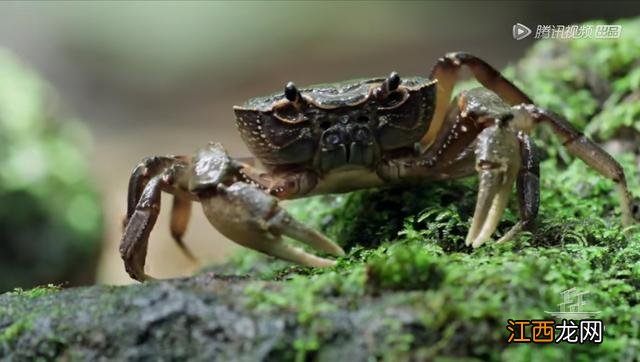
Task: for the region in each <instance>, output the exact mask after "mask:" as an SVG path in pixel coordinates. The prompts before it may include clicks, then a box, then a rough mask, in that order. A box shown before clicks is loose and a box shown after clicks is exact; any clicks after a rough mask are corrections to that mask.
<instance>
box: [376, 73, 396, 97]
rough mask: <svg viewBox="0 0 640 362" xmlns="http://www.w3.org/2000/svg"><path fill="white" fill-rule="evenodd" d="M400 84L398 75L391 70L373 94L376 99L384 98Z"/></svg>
mask: <svg viewBox="0 0 640 362" xmlns="http://www.w3.org/2000/svg"><path fill="white" fill-rule="evenodd" d="M399 86H400V75H398V73H397V72H395V71H394V72H391V74H389V76H388V77H387V79H385V80H384V82H382V84H380V86H379V87H378V88H377V89H376V90H375V91H374V92H375V96H376V98H378V99H385V98H386V97H387V96H389V94H391V93H393V92H394V91H395V90H396V89H398V87H399Z"/></svg>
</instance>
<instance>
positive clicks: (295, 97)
mask: <svg viewBox="0 0 640 362" xmlns="http://www.w3.org/2000/svg"><path fill="white" fill-rule="evenodd" d="M284 96H285V98H287V100H288V101H289V102H291V103H292V104H293V105H294V106H295V107H296V108H300V106H302V102H303V101H304V100H303V99H302V94H300V91H299V90H298V87H296V85H295V84H294V83H293V82H289V83H287V85H285V86H284Z"/></svg>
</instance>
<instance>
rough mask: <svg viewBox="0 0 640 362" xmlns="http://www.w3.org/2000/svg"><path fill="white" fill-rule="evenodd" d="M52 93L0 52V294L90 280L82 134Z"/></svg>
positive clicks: (92, 218) (95, 235)
mask: <svg viewBox="0 0 640 362" xmlns="http://www.w3.org/2000/svg"><path fill="white" fill-rule="evenodd" d="M52 95H53V92H52V91H51V90H50V89H49V88H48V87H47V86H46V84H44V83H43V82H42V80H41V79H40V78H39V77H38V76H37V75H36V74H35V73H34V72H33V71H31V70H30V69H28V68H27V67H26V66H24V65H22V64H21V63H20V62H19V61H18V60H17V59H15V58H14V57H13V56H12V55H11V54H9V53H8V52H6V51H4V50H2V49H0V250H1V252H0V291H7V290H11V289H13V288H16V287H22V288H31V287H33V286H35V285H38V284H43V283H49V282H55V283H61V282H66V283H70V284H72V285H77V284H80V283H85V284H86V283H91V282H93V275H94V270H95V264H96V259H97V254H98V251H99V248H100V241H101V240H102V212H101V208H100V205H99V202H98V197H97V193H96V191H95V188H94V185H93V184H92V182H91V181H90V179H89V175H88V165H87V159H86V157H85V152H86V148H87V140H88V135H87V132H86V130H85V128H84V127H83V126H82V124H80V123H79V122H77V121H75V120H70V119H62V117H59V116H57V115H56V114H57V113H56V112H55V111H54V110H53V109H52V105H53V103H54V102H52Z"/></svg>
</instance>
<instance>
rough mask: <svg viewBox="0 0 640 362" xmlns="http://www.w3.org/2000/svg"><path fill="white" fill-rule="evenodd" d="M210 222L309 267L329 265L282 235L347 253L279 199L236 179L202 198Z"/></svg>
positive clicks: (242, 240) (243, 241) (232, 236)
mask: <svg viewBox="0 0 640 362" xmlns="http://www.w3.org/2000/svg"><path fill="white" fill-rule="evenodd" d="M200 201H201V203H202V207H203V209H204V213H205V215H206V216H207V218H208V219H209V222H211V224H212V225H213V226H214V227H215V228H216V229H218V231H220V232H221V233H222V234H223V235H224V236H226V237H228V238H229V239H231V240H233V241H235V242H236V243H238V244H240V245H242V246H245V247H248V248H251V249H254V250H257V251H260V252H263V253H265V254H268V255H272V256H275V257H278V258H281V259H285V260H289V261H292V262H295V263H298V264H301V265H305V266H313V267H327V266H333V265H334V264H335V261H334V260H331V259H325V258H321V257H318V256H316V255H313V254H310V253H307V252H305V251H304V250H302V249H300V248H297V247H294V246H291V245H288V244H286V243H285V242H284V240H283V239H282V236H283V235H285V236H288V237H291V238H293V239H296V240H298V241H300V242H303V243H305V244H307V245H309V246H311V247H313V248H314V249H316V250H319V251H323V252H326V253H329V254H332V255H335V256H343V255H344V251H343V250H342V248H341V247H340V246H338V245H337V244H335V243H334V242H333V241H331V240H329V239H328V238H327V237H326V236H324V235H323V234H321V233H320V232H318V231H316V230H314V229H312V228H310V227H308V226H305V225H304V224H302V223H300V222H298V221H297V220H295V219H294V218H293V217H292V216H291V215H290V214H289V213H288V212H287V211H286V210H284V209H283V208H281V207H280V206H279V205H278V200H277V199H276V198H275V197H273V196H271V195H268V194H267V193H265V192H264V191H263V190H261V189H259V188H258V187H256V186H253V185H250V184H247V183H244V182H236V183H234V184H232V185H231V186H224V185H222V184H219V185H218V186H217V192H216V193H215V195H213V196H207V197H203V198H202V199H201V200H200Z"/></svg>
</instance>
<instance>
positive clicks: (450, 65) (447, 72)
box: [422, 52, 533, 146]
mask: <svg viewBox="0 0 640 362" xmlns="http://www.w3.org/2000/svg"><path fill="white" fill-rule="evenodd" d="M463 66H466V67H468V68H469V70H471V73H472V74H473V76H474V78H475V79H477V80H478V82H480V84H482V85H483V86H484V87H486V88H488V89H490V90H492V91H493V92H495V93H496V94H498V95H499V96H500V97H501V98H502V99H503V100H504V101H505V102H507V103H508V104H510V105H512V106H513V105H516V104H521V103H526V104H531V103H533V101H532V100H531V99H530V98H529V97H528V96H527V95H526V94H525V93H524V92H522V91H521V90H520V89H519V88H518V87H516V86H515V85H513V83H511V82H510V81H509V80H508V79H506V78H505V77H503V76H502V74H500V72H498V71H497V70H496V69H495V68H493V67H492V66H491V65H489V64H487V63H486V62H485V61H484V60H482V59H480V58H478V57H476V56H473V55H471V54H468V53H463V52H456V53H448V54H447V55H445V56H444V57H442V58H440V59H438V61H437V62H436V64H435V65H434V66H433V69H432V70H431V75H430V78H431V79H437V80H438V93H437V96H436V110H435V113H434V116H433V120H432V121H431V126H430V127H429V130H428V131H427V133H426V135H425V136H424V138H423V139H422V143H423V144H424V145H425V146H428V145H430V144H432V143H433V141H434V140H435V138H436V137H437V135H438V134H439V132H440V128H441V127H442V125H443V123H444V121H445V117H446V113H447V110H448V108H449V101H450V99H451V94H452V92H453V88H454V86H455V84H456V82H457V81H458V75H459V73H460V70H461V69H462V67H463Z"/></svg>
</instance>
